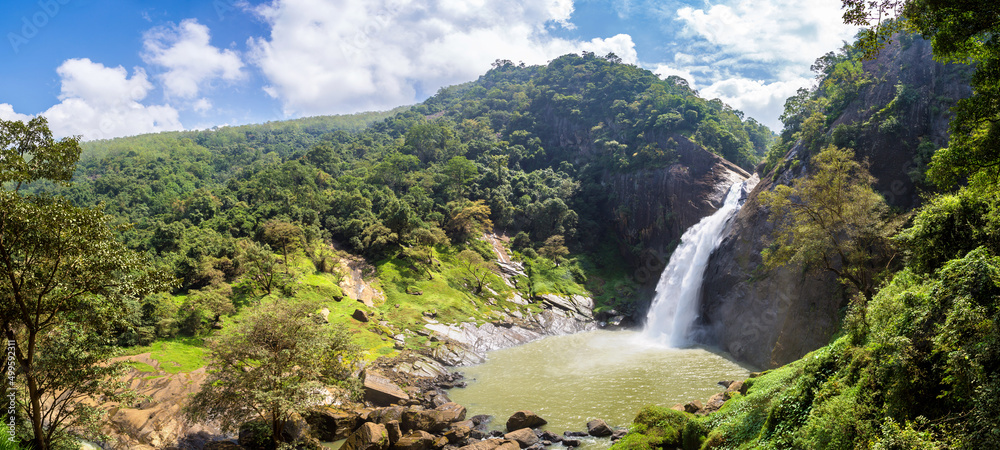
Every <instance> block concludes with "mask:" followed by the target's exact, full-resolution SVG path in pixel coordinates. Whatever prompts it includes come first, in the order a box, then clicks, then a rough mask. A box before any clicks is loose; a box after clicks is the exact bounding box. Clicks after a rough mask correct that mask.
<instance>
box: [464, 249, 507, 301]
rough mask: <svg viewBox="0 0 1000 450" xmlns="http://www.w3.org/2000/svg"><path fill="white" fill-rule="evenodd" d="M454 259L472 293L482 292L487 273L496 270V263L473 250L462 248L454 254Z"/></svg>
mask: <svg viewBox="0 0 1000 450" xmlns="http://www.w3.org/2000/svg"><path fill="white" fill-rule="evenodd" d="M455 259H456V260H457V261H458V266H459V267H460V268H461V269H462V273H463V274H464V275H465V276H466V281H467V282H468V283H469V285H470V286H471V287H472V291H473V293H475V294H480V293H482V292H483V288H484V287H485V286H486V280H487V279H488V277H489V275H490V274H491V273H493V272H495V271H496V270H497V268H496V263H494V262H493V261H486V260H485V259H483V257H482V255H480V254H479V253H478V252H476V251H475V250H462V251H461V252H459V253H458V255H456V256H455Z"/></svg>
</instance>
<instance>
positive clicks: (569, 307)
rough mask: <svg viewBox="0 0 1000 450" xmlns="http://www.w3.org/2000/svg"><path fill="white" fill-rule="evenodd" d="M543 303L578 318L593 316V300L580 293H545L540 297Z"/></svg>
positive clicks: (583, 318) (586, 318)
mask: <svg viewBox="0 0 1000 450" xmlns="http://www.w3.org/2000/svg"><path fill="white" fill-rule="evenodd" d="M540 299H541V301H542V303H543V304H545V305H548V306H550V307H554V308H559V309H561V310H563V311H565V312H566V313H567V314H569V315H571V316H573V317H575V318H578V319H580V320H591V319H593V318H594V300H593V299H591V298H590V297H584V296H582V295H573V296H570V297H562V296H559V295H555V294H545V295H542V296H541V297H540Z"/></svg>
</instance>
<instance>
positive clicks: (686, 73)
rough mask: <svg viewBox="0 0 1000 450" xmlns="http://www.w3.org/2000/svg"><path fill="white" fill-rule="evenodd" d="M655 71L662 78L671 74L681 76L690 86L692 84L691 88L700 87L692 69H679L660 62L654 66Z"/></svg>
mask: <svg viewBox="0 0 1000 450" xmlns="http://www.w3.org/2000/svg"><path fill="white" fill-rule="evenodd" d="M653 73H654V74H656V76H658V77H660V78H662V79H667V77H669V76H678V77H681V78H683V79H685V80H686V81H687V82H688V86H690V87H691V89H698V87H697V84H696V80H695V76H694V74H692V73H691V71H690V70H685V69H678V68H674V67H671V66H669V65H666V64H659V65H657V66H656V67H655V68H653Z"/></svg>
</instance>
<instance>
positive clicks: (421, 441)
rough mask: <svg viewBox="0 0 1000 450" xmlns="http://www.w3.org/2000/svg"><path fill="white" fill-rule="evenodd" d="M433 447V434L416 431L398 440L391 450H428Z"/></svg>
mask: <svg viewBox="0 0 1000 450" xmlns="http://www.w3.org/2000/svg"><path fill="white" fill-rule="evenodd" d="M433 445H434V435H433V434H430V433H428V432H426V431H420V430H417V431H413V432H410V433H409V434H407V435H405V436H403V437H401V438H399V441H397V442H396V444H395V445H393V446H392V448H393V449H395V450H429V449H430V448H431V447H433Z"/></svg>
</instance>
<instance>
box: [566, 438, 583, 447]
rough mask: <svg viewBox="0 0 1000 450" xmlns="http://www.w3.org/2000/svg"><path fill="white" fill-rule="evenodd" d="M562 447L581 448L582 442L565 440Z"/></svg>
mask: <svg viewBox="0 0 1000 450" xmlns="http://www.w3.org/2000/svg"><path fill="white" fill-rule="evenodd" d="M562 445H563V447H579V446H580V440H579V439H563V441H562Z"/></svg>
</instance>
